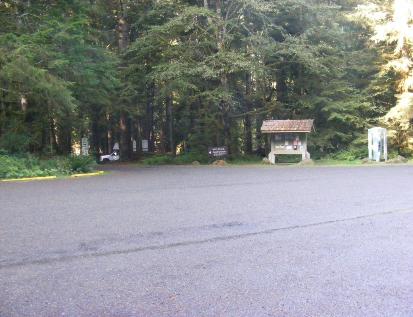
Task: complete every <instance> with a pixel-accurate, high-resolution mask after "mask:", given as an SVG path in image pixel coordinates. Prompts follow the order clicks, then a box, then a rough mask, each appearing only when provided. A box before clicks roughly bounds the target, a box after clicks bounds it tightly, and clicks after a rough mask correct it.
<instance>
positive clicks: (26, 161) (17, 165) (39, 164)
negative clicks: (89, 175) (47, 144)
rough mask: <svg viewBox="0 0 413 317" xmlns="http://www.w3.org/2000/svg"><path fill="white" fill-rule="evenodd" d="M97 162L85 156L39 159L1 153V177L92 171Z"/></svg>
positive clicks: (30, 156) (28, 155)
mask: <svg viewBox="0 0 413 317" xmlns="http://www.w3.org/2000/svg"><path fill="white" fill-rule="evenodd" d="M95 164H96V163H95V162H94V160H93V159H91V158H89V157H84V156H79V157H76V156H72V157H69V158H66V157H57V158H50V159H39V158H37V157H35V156H33V155H30V154H22V155H19V156H17V155H14V156H11V155H2V154H0V178H23V177H36V176H51V175H56V176H57V175H68V174H71V173H86V172H90V171H91V170H92V169H93V167H94V165H95Z"/></svg>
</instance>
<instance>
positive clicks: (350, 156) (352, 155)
mask: <svg viewBox="0 0 413 317" xmlns="http://www.w3.org/2000/svg"><path fill="white" fill-rule="evenodd" d="M367 156H368V151H367V148H365V149H364V148H362V149H349V150H346V151H340V152H337V153H334V154H332V155H331V158H332V159H335V160H339V161H355V160H360V159H363V158H366V157H367Z"/></svg>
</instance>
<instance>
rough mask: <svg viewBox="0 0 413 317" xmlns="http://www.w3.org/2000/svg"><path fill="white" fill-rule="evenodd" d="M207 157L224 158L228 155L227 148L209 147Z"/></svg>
mask: <svg viewBox="0 0 413 317" xmlns="http://www.w3.org/2000/svg"><path fill="white" fill-rule="evenodd" d="M208 155H209V156H210V157H225V156H227V155H228V147H227V146H216V147H209V148H208Z"/></svg>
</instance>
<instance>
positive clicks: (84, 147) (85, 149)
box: [82, 138, 89, 156]
mask: <svg viewBox="0 0 413 317" xmlns="http://www.w3.org/2000/svg"><path fill="white" fill-rule="evenodd" d="M82 155H84V156H88V155H89V140H88V138H82Z"/></svg>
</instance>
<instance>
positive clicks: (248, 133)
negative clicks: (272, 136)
mask: <svg viewBox="0 0 413 317" xmlns="http://www.w3.org/2000/svg"><path fill="white" fill-rule="evenodd" d="M250 95H251V74H250V73H247V74H246V76H245V106H246V107H245V109H246V112H247V114H246V115H245V117H244V133H245V134H244V141H245V143H244V153H245V154H252V127H251V116H250V115H249V114H248V112H249V111H251V100H250Z"/></svg>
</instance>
